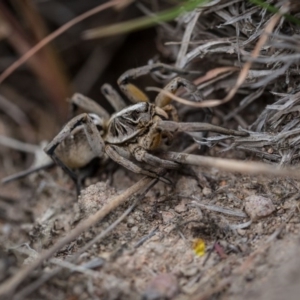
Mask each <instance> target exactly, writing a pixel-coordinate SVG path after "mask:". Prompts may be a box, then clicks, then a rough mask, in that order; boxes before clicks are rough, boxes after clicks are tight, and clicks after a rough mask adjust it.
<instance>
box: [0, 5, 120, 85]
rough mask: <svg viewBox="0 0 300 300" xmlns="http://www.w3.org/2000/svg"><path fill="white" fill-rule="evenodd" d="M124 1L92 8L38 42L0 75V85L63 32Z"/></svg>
mask: <svg viewBox="0 0 300 300" xmlns="http://www.w3.org/2000/svg"><path fill="white" fill-rule="evenodd" d="M122 2H123V1H122V0H111V1H108V2H106V3H104V4H101V5H99V6H96V7H95V8H92V9H91V10H89V11H87V12H85V13H83V14H81V15H79V16H78V17H76V18H74V19H72V20H71V21H69V22H67V23H66V24H64V25H63V26H61V27H60V28H58V29H57V30H55V31H54V32H52V33H51V34H49V35H48V36H46V37H45V38H44V39H42V40H41V41H40V42H38V43H37V44H36V45H35V46H34V47H32V48H31V49H30V50H29V51H28V52H26V53H25V54H24V55H23V56H21V57H20V58H19V59H18V60H17V61H15V62H14V63H13V64H12V65H11V66H10V67H8V68H7V69H6V70H5V71H4V72H3V73H2V74H1V75H0V83H2V82H3V81H4V80H5V79H6V78H7V77H8V76H9V75H11V74H12V73H13V72H14V71H15V70H16V69H18V68H19V67H20V66H21V65H23V64H24V63H25V62H26V61H27V60H28V59H29V58H30V57H32V56H33V55H34V54H36V53H37V52H38V51H40V50H41V49H42V48H43V47H45V46H46V45H47V44H48V43H50V42H51V41H53V40H54V39H55V38H57V37H58V36H59V35H61V34H62V33H63V32H65V31H67V30H68V29H70V28H71V27H73V26H74V25H76V24H77V23H79V22H82V21H83V20H85V19H87V18H89V17H91V16H93V15H95V14H97V13H99V12H100V11H102V10H105V9H107V8H109V7H112V6H116V5H119V4H120V3H122Z"/></svg>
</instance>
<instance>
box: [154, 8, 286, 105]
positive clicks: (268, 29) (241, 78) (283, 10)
mask: <svg viewBox="0 0 300 300" xmlns="http://www.w3.org/2000/svg"><path fill="white" fill-rule="evenodd" d="M288 9H289V8H288V5H283V6H282V7H281V9H280V11H279V13H277V14H275V15H274V16H273V17H272V18H271V20H270V21H269V23H268V24H267V26H266V27H265V29H264V31H263V32H262V34H261V36H260V38H259V40H258V42H257V44H256V46H255V48H254V50H253V51H252V53H251V58H252V60H253V59H255V58H257V57H258V55H259V53H260V51H261V49H262V47H263V46H264V45H265V43H266V42H267V40H268V38H269V36H270V34H271V33H272V32H273V30H274V28H275V26H276V24H277V23H278V22H279V21H280V19H281V17H282V15H283V14H285V13H286V12H288ZM252 63H253V62H252V61H248V62H246V63H245V65H244V66H243V68H242V70H241V71H240V74H239V76H238V78H237V81H236V83H235V85H234V87H233V88H232V89H231V90H230V92H229V93H228V94H227V96H226V97H225V98H224V99H222V100H219V99H210V100H205V101H203V102H201V103H195V102H192V101H189V100H186V99H182V98H180V97H177V96H175V95H173V94H171V93H169V92H167V91H163V90H161V89H159V88H155V87H151V88H148V90H149V91H157V92H162V93H164V94H165V95H167V96H168V97H170V98H172V99H173V100H175V101H177V102H179V103H182V104H185V105H189V106H192V107H198V108H201V107H202V108H203V107H215V106H219V105H221V104H224V103H226V102H228V101H230V100H231V99H232V98H233V97H234V95H235V94H236V92H237V90H238V89H239V88H240V87H241V85H242V84H243V83H244V81H245V79H246V78H247V75H248V73H249V70H250V68H251V66H252Z"/></svg>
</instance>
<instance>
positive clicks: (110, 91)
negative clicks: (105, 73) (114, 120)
mask: <svg viewBox="0 0 300 300" xmlns="http://www.w3.org/2000/svg"><path fill="white" fill-rule="evenodd" d="M101 92H102V94H103V96H104V97H105V98H106V99H107V101H108V102H109V103H110V104H111V106H112V107H113V108H114V110H115V111H116V112H118V111H121V110H122V109H124V108H125V107H126V106H127V105H126V103H125V102H124V100H123V99H122V97H121V96H120V94H119V93H118V92H117V91H116V90H115V89H114V88H113V87H112V86H111V85H110V84H108V83H105V84H103V85H102V87H101Z"/></svg>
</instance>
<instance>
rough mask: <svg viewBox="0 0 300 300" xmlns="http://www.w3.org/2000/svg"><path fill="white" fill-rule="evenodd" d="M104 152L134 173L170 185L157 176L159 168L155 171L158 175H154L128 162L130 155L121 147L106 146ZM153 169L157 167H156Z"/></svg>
mask: <svg viewBox="0 0 300 300" xmlns="http://www.w3.org/2000/svg"><path fill="white" fill-rule="evenodd" d="M105 152H106V153H107V155H108V156H109V157H110V158H111V159H112V160H113V161H115V162H116V163H118V164H119V165H121V166H122V167H124V168H126V169H128V170H130V171H132V172H134V173H137V174H143V175H146V176H149V177H152V178H158V179H159V180H161V181H163V182H164V183H167V184H170V181H168V180H167V179H165V178H163V177H161V176H159V175H158V173H159V171H161V169H160V168H158V169H157V171H158V173H155V172H152V171H150V170H147V169H143V168H141V167H139V166H138V165H136V164H135V163H133V162H132V161H130V153H129V152H128V151H126V150H125V149H124V148H122V147H118V146H115V145H106V147H105ZM155 167H157V165H156V166H155Z"/></svg>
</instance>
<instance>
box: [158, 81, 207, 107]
mask: <svg viewBox="0 0 300 300" xmlns="http://www.w3.org/2000/svg"><path fill="white" fill-rule="evenodd" d="M181 87H182V88H184V89H185V90H186V91H187V92H188V93H189V94H191V95H192V96H193V97H194V98H195V100H196V101H199V100H201V95H200V94H199V91H198V90H197V86H196V85H194V84H193V83H192V82H190V81H189V80H187V79H185V78H181V77H176V78H174V79H172V80H171V81H170V82H169V83H168V84H167V85H166V86H165V87H164V88H163V91H166V92H169V93H171V94H175V93H176V92H177V91H178V90H179V89H180V88H181ZM163 91H161V92H160V93H159V94H158V95H157V96H156V98H155V105H157V106H159V107H166V106H167V105H169V104H170V103H171V101H172V98H170V97H169V96H167V95H166V94H165V93H164V92H163Z"/></svg>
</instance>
